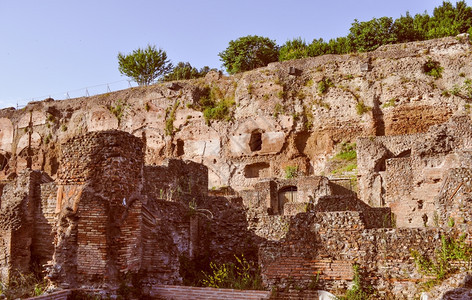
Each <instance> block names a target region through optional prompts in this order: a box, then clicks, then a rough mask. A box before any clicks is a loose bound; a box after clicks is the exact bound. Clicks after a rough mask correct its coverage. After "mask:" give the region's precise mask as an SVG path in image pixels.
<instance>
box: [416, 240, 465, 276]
mask: <svg viewBox="0 0 472 300" xmlns="http://www.w3.org/2000/svg"><path fill="white" fill-rule="evenodd" d="M465 239H466V234H462V235H461V236H459V238H457V239H455V238H453V237H451V236H445V235H442V236H441V244H440V245H439V246H438V247H437V248H436V249H435V251H434V257H428V256H426V255H424V254H421V253H420V252H418V251H417V250H414V249H410V255H411V257H412V258H413V259H414V260H415V263H416V266H417V268H418V271H420V272H421V273H422V274H424V275H426V276H434V277H435V279H434V281H435V283H438V282H440V281H442V280H443V279H445V278H446V277H447V276H448V275H451V274H453V273H455V272H457V271H458V267H457V265H456V264H453V262H459V263H461V264H463V265H466V268H467V269H468V270H470V269H471V262H472V247H471V246H470V245H468V244H467V243H466V241H465Z"/></svg>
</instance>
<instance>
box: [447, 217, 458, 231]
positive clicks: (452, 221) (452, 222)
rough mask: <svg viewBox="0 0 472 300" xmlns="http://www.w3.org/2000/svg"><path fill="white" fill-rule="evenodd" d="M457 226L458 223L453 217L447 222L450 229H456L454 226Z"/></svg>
mask: <svg viewBox="0 0 472 300" xmlns="http://www.w3.org/2000/svg"><path fill="white" fill-rule="evenodd" d="M455 224H456V221H455V220H454V218H453V217H449V219H448V220H447V226H449V227H451V228H452V227H454V225H455Z"/></svg>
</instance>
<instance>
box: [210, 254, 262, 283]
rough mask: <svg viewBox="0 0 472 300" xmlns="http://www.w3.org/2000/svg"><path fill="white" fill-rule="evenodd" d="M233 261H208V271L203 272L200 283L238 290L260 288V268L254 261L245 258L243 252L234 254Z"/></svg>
mask: <svg viewBox="0 0 472 300" xmlns="http://www.w3.org/2000/svg"><path fill="white" fill-rule="evenodd" d="M234 258H235V262H234V263H233V262H230V263H223V264H216V263H214V262H211V263H210V272H209V273H206V272H203V279H202V285H203V286H206V287H214V288H232V289H239V290H262V289H263V287H262V279H261V275H260V270H259V268H258V267H257V266H256V264H255V263H254V262H252V261H251V262H249V261H247V260H246V258H245V257H244V255H243V254H241V256H240V257H239V256H237V255H235V256H234Z"/></svg>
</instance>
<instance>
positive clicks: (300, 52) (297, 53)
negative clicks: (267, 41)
mask: <svg viewBox="0 0 472 300" xmlns="http://www.w3.org/2000/svg"><path fill="white" fill-rule="evenodd" d="M308 56H309V55H308V46H307V44H306V43H305V41H304V40H302V38H300V37H299V38H295V39H293V40H291V41H290V40H288V41H287V42H285V44H284V45H283V46H282V47H281V48H280V50H279V61H284V60H290V59H298V58H304V57H308Z"/></svg>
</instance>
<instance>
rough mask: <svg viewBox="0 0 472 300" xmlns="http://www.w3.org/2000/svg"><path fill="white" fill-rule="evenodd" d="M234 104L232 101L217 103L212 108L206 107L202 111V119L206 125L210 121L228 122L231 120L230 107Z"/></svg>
mask: <svg viewBox="0 0 472 300" xmlns="http://www.w3.org/2000/svg"><path fill="white" fill-rule="evenodd" d="M234 104H235V102H234V100H233V99H224V100H221V101H219V102H218V103H217V104H216V105H215V106H214V107H207V108H205V110H204V111H203V117H204V118H205V121H206V122H207V124H209V122H210V120H220V121H223V120H224V121H230V120H231V119H232V112H231V107H232V106H233V105H234Z"/></svg>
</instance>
